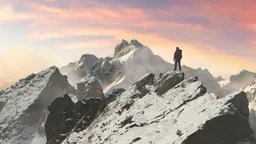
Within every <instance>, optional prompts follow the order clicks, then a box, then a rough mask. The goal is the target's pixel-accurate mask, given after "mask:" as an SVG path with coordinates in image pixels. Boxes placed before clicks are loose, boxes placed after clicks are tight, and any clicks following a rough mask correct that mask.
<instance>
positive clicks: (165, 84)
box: [155, 72, 184, 95]
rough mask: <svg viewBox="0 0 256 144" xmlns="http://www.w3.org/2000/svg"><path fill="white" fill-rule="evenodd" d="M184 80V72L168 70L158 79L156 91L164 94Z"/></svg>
mask: <svg viewBox="0 0 256 144" xmlns="http://www.w3.org/2000/svg"><path fill="white" fill-rule="evenodd" d="M183 80H184V73H175V72H168V73H166V74H164V75H163V76H161V77H159V79H158V80H157V81H156V90H155V92H156V93H157V94H158V95H162V94H164V93H165V92H167V91H168V90H170V89H172V88H173V87H174V86H175V85H177V84H178V83H180V82H181V81H183Z"/></svg>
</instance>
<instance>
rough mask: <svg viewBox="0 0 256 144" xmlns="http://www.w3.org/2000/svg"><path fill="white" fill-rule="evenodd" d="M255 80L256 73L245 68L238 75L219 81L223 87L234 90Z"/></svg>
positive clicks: (230, 90)
mask: <svg viewBox="0 0 256 144" xmlns="http://www.w3.org/2000/svg"><path fill="white" fill-rule="evenodd" d="M254 80H256V73H254V72H250V71H247V70H243V71H241V72H240V73H238V74H236V75H232V76H230V78H229V79H227V80H223V81H220V82H219V83H220V85H221V86H222V88H223V89H225V90H228V91H229V92H233V91H237V90H241V89H243V88H245V87H247V86H248V85H250V84H251V83H252V82H253V81H254Z"/></svg>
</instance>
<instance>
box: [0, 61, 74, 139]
mask: <svg viewBox="0 0 256 144" xmlns="http://www.w3.org/2000/svg"><path fill="white" fill-rule="evenodd" d="M67 93H70V94H71V96H72V94H73V95H74V93H75V91H74V88H73V87H71V86H70V85H69V83H68V81H67V77H66V76H62V75H61V74H60V72H59V70H58V68H57V67H56V66H53V67H50V68H49V69H46V70H43V71H42V72H40V73H38V74H31V75H29V76H27V77H26V78H24V79H21V80H20V81H18V82H16V83H15V84H14V85H12V86H11V87H10V88H7V89H6V90H4V91H3V92H2V93H1V94H0V108H1V109H0V110H1V111H0V140H2V141H5V143H7V144H9V143H12V144H19V143H30V142H31V141H32V140H33V138H34V137H35V135H36V133H37V132H39V131H40V129H41V128H40V127H41V126H42V124H43V122H44V120H45V118H46V115H47V111H46V108H47V106H48V105H49V104H50V103H51V102H52V101H53V99H54V98H55V97H59V96H63V95H64V94H67ZM42 133H43V132H42Z"/></svg>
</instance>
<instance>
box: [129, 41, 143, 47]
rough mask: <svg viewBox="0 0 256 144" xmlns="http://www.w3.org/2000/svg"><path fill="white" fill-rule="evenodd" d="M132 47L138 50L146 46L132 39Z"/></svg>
mask: <svg viewBox="0 0 256 144" xmlns="http://www.w3.org/2000/svg"><path fill="white" fill-rule="evenodd" d="M130 45H134V46H135V47H136V48H140V47H143V46H144V45H143V44H141V43H140V42H139V41H137V40H135V39H132V40H131V43H130Z"/></svg>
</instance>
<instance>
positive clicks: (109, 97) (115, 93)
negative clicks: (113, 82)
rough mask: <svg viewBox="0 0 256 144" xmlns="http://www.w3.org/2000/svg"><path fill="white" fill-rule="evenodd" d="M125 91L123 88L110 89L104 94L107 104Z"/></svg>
mask: <svg viewBox="0 0 256 144" xmlns="http://www.w3.org/2000/svg"><path fill="white" fill-rule="evenodd" d="M124 91H125V89H124V88H117V89H112V90H111V91H109V92H108V93H107V94H106V100H105V101H106V103H107V104H109V103H111V102H113V101H114V100H116V99H117V97H118V96H120V95H121V94H122V93H123V92H124Z"/></svg>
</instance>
